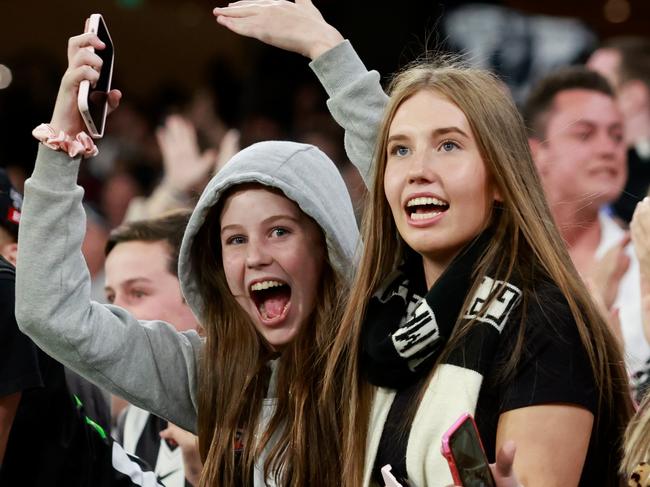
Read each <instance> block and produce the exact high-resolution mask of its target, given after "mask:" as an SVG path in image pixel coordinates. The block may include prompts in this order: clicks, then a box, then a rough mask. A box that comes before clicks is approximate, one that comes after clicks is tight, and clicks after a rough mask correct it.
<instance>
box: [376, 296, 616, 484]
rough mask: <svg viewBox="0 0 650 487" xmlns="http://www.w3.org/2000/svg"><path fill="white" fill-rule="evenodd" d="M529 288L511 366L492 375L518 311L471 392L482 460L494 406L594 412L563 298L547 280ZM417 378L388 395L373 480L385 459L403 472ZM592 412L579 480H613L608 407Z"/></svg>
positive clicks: (511, 342) (509, 343) (513, 332)
mask: <svg viewBox="0 0 650 487" xmlns="http://www.w3.org/2000/svg"><path fill="white" fill-rule="evenodd" d="M536 291H537V292H536V297H533V299H532V302H531V303H530V304H529V305H528V310H527V314H526V320H525V324H524V326H525V327H526V329H525V338H524V351H523V354H522V357H521V359H520V361H519V363H518V366H517V368H516V370H515V372H514V374H513V375H512V376H511V378H510V379H509V380H508V381H506V382H504V381H502V380H498V373H499V370H500V367H501V366H502V364H504V363H505V362H506V361H507V360H508V359H509V358H510V356H511V354H512V351H513V350H514V347H515V343H516V338H517V334H518V332H519V326H518V324H519V322H520V318H521V315H520V314H519V313H520V312H521V311H519V312H518V313H513V315H512V316H511V317H510V320H509V321H510V323H509V325H510V326H506V328H505V329H504V332H503V333H504V334H503V336H502V338H501V342H500V344H499V349H498V351H497V354H496V357H495V364H494V366H493V367H492V369H491V372H490V373H488V375H487V376H486V377H485V378H484V382H483V385H482V387H481V391H480V393H479V398H478V402H477V407H476V411H475V419H476V423H477V426H478V429H479V432H480V435H481V438H482V441H483V445H484V447H485V450H486V454H487V457H488V459H489V461H490V462H494V461H495V453H496V452H495V446H496V433H497V424H498V419H499V415H500V414H502V413H505V412H507V411H510V410H513V409H518V408H522V407H527V406H533V405H540V404H549V403H565V404H574V405H577V406H580V407H584V408H586V409H588V410H589V411H591V412H592V413H594V415H596V411H597V401H598V391H597V390H596V387H595V381H594V376H593V372H592V370H591V367H590V364H589V360H588V358H587V355H586V353H585V350H584V347H583V345H582V342H581V340H580V337H579V334H578V330H577V327H576V324H575V321H574V319H573V316H572V314H571V312H570V309H569V306H568V303H567V302H566V300H565V299H564V297H563V296H562V294H561V293H560V291H559V289H558V288H557V287H556V286H554V285H552V284H540V285H538V286H537V289H536ZM512 325H515V326H512ZM424 383H425V381H421V383H420V384H415V385H413V386H411V387H408V388H405V389H403V390H400V391H398V392H397V394H396V396H395V399H394V401H393V404H392V406H391V410H390V411H389V414H388V417H387V420H386V423H385V425H384V432H383V434H382V437H381V441H380V445H379V449H378V451H377V458H376V461H375V468H374V469H373V478H374V479H375V480H376V481H378V482H381V474H380V472H379V469H380V468H381V466H383V465H385V464H387V463H390V464H391V466H392V467H393V473H394V474H395V475H396V477H397V478H398V480H401V481H402V482H404V481H405V480H406V475H405V474H406V458H405V454H406V447H407V444H408V435H405V434H403V430H404V417H405V415H409V416H412V412H411V413H410V414H409V411H410V407H411V405H412V404H413V401H414V400H416V399H417V397H418V394H419V391H420V390H421V388H422V387H423V386H424ZM434 413H435V412H434V411H432V414H434ZM599 419H600V421H598V422H597V423H596V422H595V423H594V428H595V430H594V431H593V432H592V437H591V444H590V447H589V450H588V453H587V458H586V460H585V465H584V468H583V473H582V477H581V480H580V485H581V486H587V485H589V486H591V485H615V481H614V480H612V481H607V480H605V479H607V478H608V477H613V476H615V473H616V471H617V468H618V465H617V461H618V457H617V450H618V449H617V441H619V437H618V435H617V434H616V432H615V431H613V428H612V426H611V423H610V415H609V412H607V411H605V412H601V414H600V416H599ZM449 426H451V425H449ZM558 448H562V445H558ZM381 485H383V484H381Z"/></svg>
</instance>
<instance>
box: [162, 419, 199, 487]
mask: <svg viewBox="0 0 650 487" xmlns="http://www.w3.org/2000/svg"><path fill="white" fill-rule="evenodd" d="M160 437H161V438H162V439H163V440H167V441H168V442H171V443H173V444H176V445H178V446H179V447H180V449H181V452H182V454H183V465H184V467H185V479H186V480H187V481H188V482H189V483H190V484H192V485H198V483H199V478H200V476H201V469H202V468H203V464H202V463H201V456H200V454H199V442H198V437H197V436H195V435H193V434H192V433H190V432H189V431H185V430H184V429H182V428H179V427H178V426H176V425H175V424H172V423H168V426H167V428H166V429H164V430H162V431H161V432H160Z"/></svg>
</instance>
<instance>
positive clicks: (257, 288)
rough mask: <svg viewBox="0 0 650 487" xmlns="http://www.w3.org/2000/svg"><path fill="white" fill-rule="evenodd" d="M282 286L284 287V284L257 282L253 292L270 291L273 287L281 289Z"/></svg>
mask: <svg viewBox="0 0 650 487" xmlns="http://www.w3.org/2000/svg"><path fill="white" fill-rule="evenodd" d="M280 286H284V283H283V282H280V281H260V282H256V283H255V284H253V285H252V286H251V291H262V290H264V289H269V288H271V287H280Z"/></svg>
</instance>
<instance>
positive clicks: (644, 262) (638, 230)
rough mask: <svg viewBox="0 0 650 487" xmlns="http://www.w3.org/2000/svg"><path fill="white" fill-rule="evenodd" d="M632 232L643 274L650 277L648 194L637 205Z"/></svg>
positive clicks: (635, 250) (649, 211)
mask: <svg viewBox="0 0 650 487" xmlns="http://www.w3.org/2000/svg"><path fill="white" fill-rule="evenodd" d="M630 234H631V235H632V243H633V244H634V252H636V256H637V257H638V259H639V269H640V271H641V275H642V276H646V277H650V198H648V197H647V196H646V197H645V198H644V199H643V201H641V202H639V204H638V205H636V209H635V210H634V216H633V217H632V222H631V223H630Z"/></svg>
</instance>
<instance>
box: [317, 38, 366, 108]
mask: <svg viewBox="0 0 650 487" xmlns="http://www.w3.org/2000/svg"><path fill="white" fill-rule="evenodd" d="M309 67H310V68H311V69H312V71H313V72H314V74H316V76H317V77H318V80H319V81H320V82H321V84H322V85H323V87H324V88H325V91H327V94H328V95H329V96H330V98H333V97H334V96H335V95H336V94H337V93H338V92H339V91H340V90H341V89H342V88H344V87H345V86H346V85H348V84H349V83H350V80H356V79H359V78H360V77H362V76H364V75H366V74H367V73H368V70H367V69H366V66H365V65H364V64H363V61H362V60H361V58H359V55H358V54H357V52H356V51H355V50H354V48H353V47H352V44H350V41H348V40H347V39H346V40H344V41H343V42H341V43H340V44H337V45H336V46H334V47H333V48H332V49H330V50H329V51H326V52H324V53H323V54H321V55H320V56H318V57H317V58H316V59H314V60H313V61H312V62H311V63H309Z"/></svg>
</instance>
